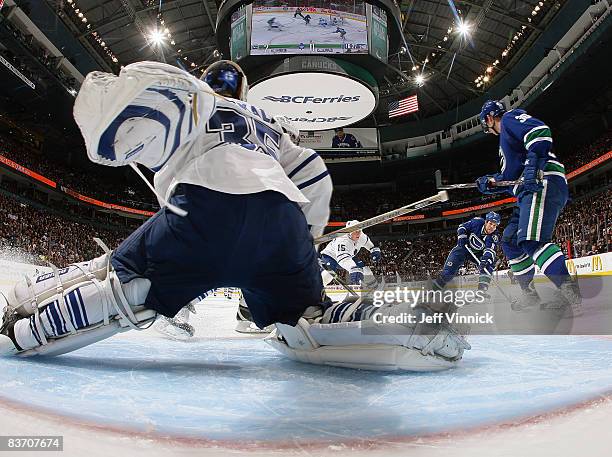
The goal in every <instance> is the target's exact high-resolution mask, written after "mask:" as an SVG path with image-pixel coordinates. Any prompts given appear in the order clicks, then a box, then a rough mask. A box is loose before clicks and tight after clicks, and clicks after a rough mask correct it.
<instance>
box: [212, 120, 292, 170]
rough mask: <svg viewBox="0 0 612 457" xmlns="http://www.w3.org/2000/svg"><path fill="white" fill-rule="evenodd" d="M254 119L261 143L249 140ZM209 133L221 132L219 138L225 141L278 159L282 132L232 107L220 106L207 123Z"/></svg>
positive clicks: (256, 134) (256, 132)
mask: <svg viewBox="0 0 612 457" xmlns="http://www.w3.org/2000/svg"><path fill="white" fill-rule="evenodd" d="M249 121H252V124H254V126H255V128H254V130H255V136H256V137H257V139H258V140H259V144H253V143H252V142H251V141H249V136H250V135H251V134H252V133H253V127H252V124H251V123H250V122H249ZM206 131H207V132H208V133H214V132H218V133H219V139H220V140H221V141H222V142H223V143H236V144H240V145H242V146H243V147H245V148H247V149H252V150H254V151H260V152H263V153H265V154H268V155H269V156H272V157H273V158H274V159H276V160H278V150H279V147H280V138H281V134H280V133H278V132H277V131H276V130H274V129H273V128H272V127H270V126H269V125H267V124H266V123H264V122H261V121H260V120H258V119H255V118H250V119H248V118H247V117H246V116H244V115H243V114H242V113H240V112H238V111H236V110H234V109H231V108H218V109H217V111H215V113H214V114H213V115H212V116H211V117H210V119H209V120H208V123H207V124H206Z"/></svg>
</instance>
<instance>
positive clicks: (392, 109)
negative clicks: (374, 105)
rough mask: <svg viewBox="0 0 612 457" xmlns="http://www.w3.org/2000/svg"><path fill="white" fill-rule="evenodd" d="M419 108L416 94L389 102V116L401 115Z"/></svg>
mask: <svg viewBox="0 0 612 457" xmlns="http://www.w3.org/2000/svg"><path fill="white" fill-rule="evenodd" d="M418 110H419V101H418V99H417V96H416V94H414V95H411V96H410V97H407V98H403V99H401V100H398V101H396V102H391V103H389V118H392V117H397V116H403V115H404V114H410V113H414V112H416V111H418Z"/></svg>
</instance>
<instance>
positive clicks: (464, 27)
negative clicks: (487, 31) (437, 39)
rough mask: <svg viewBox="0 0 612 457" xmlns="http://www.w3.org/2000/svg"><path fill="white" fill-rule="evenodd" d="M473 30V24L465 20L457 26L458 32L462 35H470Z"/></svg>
mask: <svg viewBox="0 0 612 457" xmlns="http://www.w3.org/2000/svg"><path fill="white" fill-rule="evenodd" d="M470 31H471V26H470V24H468V23H467V22H465V21H460V22H459V25H458V27H457V32H458V33H459V34H460V35H462V36H468V35H469V34H470Z"/></svg>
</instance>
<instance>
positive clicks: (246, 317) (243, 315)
mask: <svg viewBox="0 0 612 457" xmlns="http://www.w3.org/2000/svg"><path fill="white" fill-rule="evenodd" d="M245 305H246V303H245V302H244V300H240V304H239V305H238V312H236V321H237V322H236V327H235V328H234V330H236V331H237V332H238V333H252V334H258V333H262V334H267V333H270V332H271V331H272V330H273V329H274V325H268V326H267V327H264V328H259V327H257V325H256V324H255V322H253V316H251V312H250V311H249V308H248V307H247V306H245Z"/></svg>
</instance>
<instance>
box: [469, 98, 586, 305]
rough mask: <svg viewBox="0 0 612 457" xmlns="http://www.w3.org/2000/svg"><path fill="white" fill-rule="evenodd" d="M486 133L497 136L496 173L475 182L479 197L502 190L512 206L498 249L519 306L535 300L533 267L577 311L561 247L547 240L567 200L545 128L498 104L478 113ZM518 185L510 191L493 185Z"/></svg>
mask: <svg viewBox="0 0 612 457" xmlns="http://www.w3.org/2000/svg"><path fill="white" fill-rule="evenodd" d="M480 123H481V125H482V128H483V130H484V131H485V132H486V133H492V134H493V135H496V136H499V156H500V162H501V170H500V172H499V173H495V174H491V175H486V176H482V177H480V178H478V180H477V181H476V184H477V185H478V189H479V190H480V191H481V192H482V193H484V194H492V193H502V192H507V193H510V194H512V195H514V196H515V197H516V198H517V203H516V207H515V209H514V212H513V214H512V216H511V218H510V221H509V222H508V225H507V227H506V229H505V230H504V233H503V236H502V249H503V251H504V254H505V255H506V257H507V258H508V260H509V263H510V269H511V270H512V273H513V274H514V277H515V278H516V280H517V281H518V283H519V284H520V286H521V289H522V291H523V299H522V301H521V302H520V304H519V307H528V306H533V305H536V304H538V303H539V302H540V299H539V296H538V294H537V292H536V290H535V288H534V286H533V281H532V280H533V276H534V273H535V265H537V266H538V267H539V269H540V270H541V271H542V273H544V274H545V275H546V276H547V277H548V278H549V279H550V280H551V281H552V282H553V283H554V284H555V285H556V286H557V287H558V289H559V291H560V293H561V295H562V296H563V297H564V299H565V301H566V302H567V303H565V306H569V307H570V309H571V311H572V315H578V314H580V313H581V303H582V299H581V296H580V290H579V288H578V284H577V283H576V282H575V281H572V279H571V277H570V275H569V273H568V271H567V267H566V265H565V256H564V254H563V252H562V251H561V248H560V247H559V246H558V245H556V244H555V243H553V242H552V235H553V232H554V228H555V223H556V222H557V218H558V217H559V213H560V212H561V210H562V209H563V207H564V206H565V204H566V202H567V199H568V188H567V179H566V177H565V167H564V166H563V164H562V163H560V162H559V161H558V160H557V157H556V156H555V154H554V153H553V151H552V144H553V141H552V135H551V131H550V128H549V127H548V126H547V125H546V124H545V123H544V122H542V121H541V120H539V119H536V118H534V117H532V116H530V115H529V114H527V113H526V112H525V111H524V110H521V109H513V110H510V111H506V109H505V107H504V105H503V104H502V103H501V102H499V101H494V100H489V101H487V102H486V103H485V104H484V105H483V107H482V110H481V112H480ZM518 179H522V180H523V181H522V182H521V183H520V184H517V185H515V186H514V187H512V188H510V187H506V188H503V187H502V188H499V187H492V186H491V184H492V183H493V182H495V181H504V180H518Z"/></svg>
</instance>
